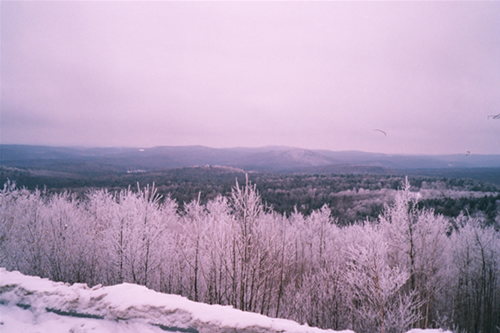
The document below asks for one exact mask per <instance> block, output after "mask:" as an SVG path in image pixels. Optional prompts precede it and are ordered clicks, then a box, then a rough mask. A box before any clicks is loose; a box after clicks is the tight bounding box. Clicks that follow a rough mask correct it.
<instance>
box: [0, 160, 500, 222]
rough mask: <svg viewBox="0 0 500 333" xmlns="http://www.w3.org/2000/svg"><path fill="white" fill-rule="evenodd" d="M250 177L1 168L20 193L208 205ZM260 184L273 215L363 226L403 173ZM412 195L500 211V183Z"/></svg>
mask: <svg viewBox="0 0 500 333" xmlns="http://www.w3.org/2000/svg"><path fill="white" fill-rule="evenodd" d="M245 175H246V173H245V172H244V171H243V170H241V169H237V168H231V167H221V166H199V167H189V168H188V167H186V168H175V169H169V170H162V171H154V172H146V171H144V170H130V171H129V172H127V173H117V172H89V173H88V174H85V173H84V174H78V175H74V174H72V175H71V176H69V175H68V174H65V173H58V172H54V171H47V170H34V169H22V168H11V167H1V166H0V183H1V184H4V183H5V182H6V181H8V180H14V181H15V182H16V183H17V185H18V187H26V188H28V189H31V190H34V189H37V188H39V189H43V188H45V189H47V191H49V192H51V193H61V192H64V191H71V192H73V193H76V194H77V195H81V196H85V193H86V192H87V191H88V190H89V189H92V188H106V189H108V190H109V191H111V192H113V191H121V190H126V189H128V187H129V186H131V185H132V186H133V187H136V186H137V184H142V185H145V184H155V187H156V189H157V193H158V194H159V195H161V196H162V197H163V198H164V197H167V196H169V197H171V198H172V199H174V200H175V201H176V202H177V205H178V211H179V212H182V211H183V209H184V204H185V203H189V202H191V201H193V200H197V199H198V198H199V200H200V203H201V204H206V203H207V202H208V201H210V200H214V199H215V198H216V197H217V196H219V195H222V196H226V197H229V196H230V195H231V192H232V189H233V187H234V184H235V181H240V182H241V181H243V180H244V179H245V177H246V176H245ZM248 177H249V179H250V181H252V182H253V183H254V184H256V186H257V190H258V191H259V194H260V196H261V198H262V202H263V204H264V206H267V207H270V208H272V210H273V211H274V212H276V213H280V214H286V215H287V216H290V215H291V214H292V213H293V212H295V210H297V211H298V212H300V213H302V214H304V215H309V214H311V213H312V212H313V211H314V210H318V209H320V208H322V207H323V206H324V205H325V204H326V205H327V206H328V207H329V208H330V211H331V214H332V216H334V217H335V218H336V219H337V223H338V224H340V225H347V224H352V223H354V222H356V221H359V220H366V219H369V220H371V221H375V220H377V218H378V216H379V215H380V214H381V213H382V211H383V209H384V205H385V204H386V203H387V202H390V201H392V200H394V196H395V195H396V192H397V190H398V189H399V188H400V187H401V182H402V181H403V180H404V179H405V176H404V175H398V174H396V175H392V174H390V175H389V174H387V175H386V174H367V173H359V174H348V173H345V174H342V173H341V174H339V173H318V174H308V173H261V172H251V173H248ZM408 179H409V181H410V182H411V184H412V191H414V192H417V191H418V192H419V193H420V198H419V207H420V208H424V207H425V208H432V209H434V210H435V211H436V212H437V213H440V214H443V215H444V216H446V217H449V218H456V217H457V216H458V215H459V214H460V213H465V214H469V215H471V216H473V217H484V221H485V223H487V224H488V225H496V227H497V228H499V227H500V226H499V225H497V224H496V222H495V219H496V217H497V214H499V213H500V185H498V184H495V183H491V182H486V181H482V180H474V179H470V178H469V179H468V178H450V177H431V176H419V175H415V176H409V177H408Z"/></svg>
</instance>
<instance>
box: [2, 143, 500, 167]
mask: <svg viewBox="0 0 500 333" xmlns="http://www.w3.org/2000/svg"><path fill="white" fill-rule="evenodd" d="M0 165H2V166H4V167H18V168H30V169H38V170H51V171H57V172H78V173H82V172H83V173H85V172H86V173H93V172H103V171H109V172H127V171H131V170H144V171H155V170H164V169H172V168H182V167H193V166H205V165H213V166H215V165H217V166H225V167H233V168H239V169H243V170H245V171H258V172H314V173H320V172H343V173H358V172H370V173H389V172H390V171H391V170H418V169H467V168H500V155H475V154H470V155H465V154H455V155H389V154H379V153H366V152H360V151H328V150H312V149H300V148H293V147H281V146H269V147H261V148H209V147H204V146H162V147H153V148H78V147H49V146H28V145H0Z"/></svg>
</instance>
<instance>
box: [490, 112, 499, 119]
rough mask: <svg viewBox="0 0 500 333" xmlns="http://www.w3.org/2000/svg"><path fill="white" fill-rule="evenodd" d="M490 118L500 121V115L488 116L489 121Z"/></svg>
mask: <svg viewBox="0 0 500 333" xmlns="http://www.w3.org/2000/svg"><path fill="white" fill-rule="evenodd" d="M490 118H493V119H500V113H499V114H494V115H490V116H488V119H490Z"/></svg>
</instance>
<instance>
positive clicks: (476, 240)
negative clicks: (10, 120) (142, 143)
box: [0, 175, 500, 333]
mask: <svg viewBox="0 0 500 333" xmlns="http://www.w3.org/2000/svg"><path fill="white" fill-rule="evenodd" d="M250 177H251V175H250ZM311 177H314V176H311ZM342 177H344V178H346V179H349V177H350V176H342ZM342 177H340V178H342ZM365 178H366V179H367V180H366V182H365V184H363V185H362V186H359V188H353V187H347V186H346V187H345V188H340V189H339V190H338V191H337V192H335V193H342V191H343V192H346V191H350V192H354V193H357V194H359V192H362V194H364V192H366V191H368V192H371V191H372V190H373V191H382V190H385V191H389V190H390V191H394V195H393V196H392V199H391V200H387V201H386V202H385V203H384V202H382V203H381V204H382V208H381V209H380V213H379V215H378V216H377V218H376V219H366V218H365V219H359V220H357V221H356V222H354V223H348V224H346V223H339V219H338V218H337V217H335V215H334V214H332V207H328V205H324V206H323V207H321V208H319V209H315V208H313V207H311V208H312V209H313V210H312V211H311V212H310V213H308V214H305V213H302V212H301V211H299V209H300V208H301V207H299V206H298V205H296V206H295V209H294V210H293V211H292V212H291V213H289V214H285V213H281V212H278V211H276V210H275V209H274V208H273V207H272V206H270V205H268V204H265V203H264V201H263V198H264V195H263V194H262V196H261V194H259V193H263V192H268V193H272V192H273V191H274V192H278V193H279V191H277V190H278V189H279V186H276V187H275V188H274V189H273V191H269V190H266V191H262V190H259V186H256V185H252V184H251V182H250V181H249V180H248V179H247V180H246V182H245V183H244V185H243V186H240V185H239V184H236V186H234V185H233V186H232V187H231V190H230V193H229V194H228V195H220V194H219V195H217V196H215V197H214V198H212V197H206V198H205V201H202V200H201V194H200V192H199V191H198V197H197V198H196V199H194V200H191V201H189V202H185V203H184V204H183V207H182V209H180V208H179V202H178V201H177V200H175V199H174V198H173V197H172V196H169V195H166V196H162V195H160V194H159V192H158V191H157V189H156V188H155V187H154V186H146V187H142V188H141V187H139V186H138V187H137V188H130V187H129V188H127V189H120V190H117V191H113V190H108V189H96V188H94V189H87V190H86V191H84V192H83V193H81V192H69V191H55V192H54V191H48V190H41V189H32V190H31V189H28V188H19V187H16V186H15V184H13V183H12V182H7V183H6V184H5V186H4V188H3V190H2V191H1V193H0V208H1V210H0V265H1V266H4V267H6V268H7V269H9V270H19V271H21V272H22V273H25V274H30V275H37V276H42V277H48V278H50V279H53V280H56V281H66V282H70V283H75V282H78V283H87V284H88V285H90V286H93V285H96V284H103V285H112V284H116V283H122V282H131V283H136V284H141V285H145V286H147V287H149V288H152V289H154V290H157V291H160V292H166V293H175V294H180V295H184V296H186V297H188V298H189V299H192V300H195V301H200V302H205V303H210V304H224V305H231V306H233V307H235V308H238V309H241V310H244V311H253V312H258V313H262V314H266V315H269V316H275V317H282V318H289V319H293V320H296V321H298V322H301V323H308V324H309V325H311V326H318V327H322V328H333V329H352V330H354V331H356V332H358V333H363V332H382V333H385V332H395V333H396V332H405V331H406V330H408V329H409V328H412V327H420V328H430V327H441V328H448V329H451V330H453V331H455V332H483V333H493V332H497V330H498V329H497V328H498V327H499V326H500V232H499V231H498V230H495V227H496V226H498V225H499V224H500V223H499V222H500V217H499V216H498V214H494V215H495V216H494V219H493V220H492V221H489V222H488V220H491V218H492V216H493V214H490V216H487V214H482V213H481V214H476V215H473V214H470V212H469V211H468V210H465V211H463V212H461V213H459V214H458V215H457V216H454V217H445V216H443V215H442V214H438V213H437V212H436V211H435V210H434V209H432V208H428V207H427V206H428V204H429V203H430V201H428V202H427V203H426V201H425V200H424V201H422V199H425V197H426V196H430V194H429V193H433V192H432V191H436V186H431V187H432V188H427V187H429V184H427V185H426V183H425V180H423V181H422V182H421V183H420V184H416V185H417V187H418V188H419V191H416V189H413V188H411V186H410V182H409V181H408V180H404V181H402V182H401V179H400V180H399V183H398V184H396V183H391V184H392V186H393V187H394V188H396V189H387V188H385V187H384V186H382V183H381V184H380V185H379V184H378V183H379V182H380V181H378V182H375V181H374V182H373V183H371V182H370V178H369V177H363V179H365ZM290 179H291V181H293V179H294V177H293V176H291V178H290ZM308 181H311V179H309V180H308ZM320 181H321V182H322V183H323V184H327V183H326V182H325V180H324V179H323V180H321V179H320ZM387 181H388V182H395V179H394V178H391V177H388V178H387ZM346 183H348V182H347V181H346ZM233 184H234V183H233ZM306 184H307V183H304V184H302V185H303V186H302V185H301V187H300V188H305V189H307V188H308V185H306ZM442 185H443V186H444V188H443V189H442V190H443V191H446V190H450V189H451V188H450V186H451V185H450V182H443V183H442ZM463 185H464V184H461V185H460V186H462V187H461V190H463V189H464V187H463ZM465 185H467V184H465ZM473 186H474V185H471V188H469V189H468V190H469V191H474V189H473V188H472V187H473ZM298 187H299V186H298ZM325 187H327V185H325ZM379 187H380V188H379ZM269 188H270V187H269ZM361 188H362V190H361ZM314 191H320V190H318V189H316V187H315V186H314V185H313V186H311V188H310V191H309V193H310V194H311V193H313V194H314ZM224 193H226V192H224ZM459 193H461V192H459ZM297 195H298V194H297ZM456 198H457V200H461V199H460V196H459V195H458V196H457V197H456ZM477 198H479V199H478V200H479V201H478V202H477V203H475V204H472V203H471V202H472V201H471V202H469V203H467V205H468V207H469V208H470V209H472V208H473V206H474V205H475V206H474V207H476V206H478V205H483V204H482V203H481V200H483V199H481V198H484V195H483V193H482V192H481V193H480V195H479V196H478V197H477ZM443 200H446V199H443ZM488 200H490V199H488ZM495 200H498V198H496V199H495ZM438 204H439V205H441V204H443V205H444V206H446V207H448V206H449V204H448V203H447V202H442V203H438ZM495 204H496V205H498V201H496V202H495ZM496 207H497V210H496V212H498V206H496ZM334 209H335V208H334Z"/></svg>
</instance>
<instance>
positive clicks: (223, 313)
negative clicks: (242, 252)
mask: <svg viewBox="0 0 500 333" xmlns="http://www.w3.org/2000/svg"><path fill="white" fill-rule="evenodd" d="M0 313H1V317H0V322H1V324H0V328H1V331H2V332H4V333H9V332H51V333H58V332H74V333H77V332H78V333H84V332H89V331H92V332H137V331H140V332H164V331H169V332H188V333H197V332H200V333H205V332H206V333H210V332H236V331H237V332H241V333H243V332H245V333H253V332H255V333H257V332H258V333H260V332H289V333H306V332H307V333H320V332H334V331H332V330H321V329H318V328H313V327H309V326H307V325H300V324H298V323H296V322H293V321H290V320H284V319H276V318H269V317H266V316H263V315H259V314H256V313H250V312H243V311H239V310H236V309H234V308H232V307H230V306H220V305H208V304H203V303H196V302H192V301H189V300H188V299H186V298H184V297H181V296H177V295H168V294H162V293H158V292H154V291H152V290H149V289H147V288H146V287H143V286H138V285H133V284H128V283H124V284H120V285H115V286H110V287H101V286H96V287H93V288H89V287H88V286H87V285H84V284H74V285H69V284H65V283H61V282H52V281H49V280H48V279H42V278H39V277H32V276H25V275H22V274H21V273H19V272H8V271H7V270H5V269H4V268H0ZM343 332H345V333H348V332H352V331H343Z"/></svg>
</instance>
